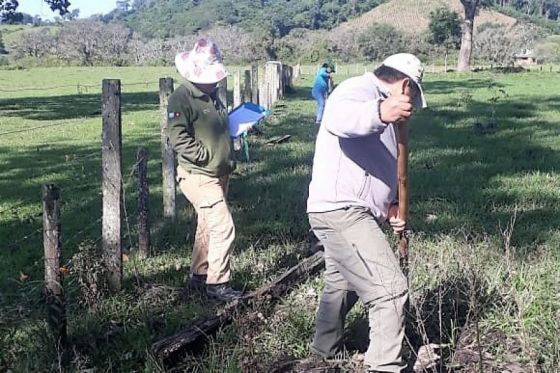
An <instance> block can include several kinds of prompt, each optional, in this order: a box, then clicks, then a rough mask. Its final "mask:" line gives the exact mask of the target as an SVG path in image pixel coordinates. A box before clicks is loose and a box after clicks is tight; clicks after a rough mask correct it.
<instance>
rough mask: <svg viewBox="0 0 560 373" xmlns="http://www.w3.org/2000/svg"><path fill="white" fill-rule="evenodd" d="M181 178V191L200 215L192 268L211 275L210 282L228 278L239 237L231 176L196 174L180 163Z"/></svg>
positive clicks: (178, 175)
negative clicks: (230, 201) (230, 200)
mask: <svg viewBox="0 0 560 373" xmlns="http://www.w3.org/2000/svg"><path fill="white" fill-rule="evenodd" d="M177 178H178V180H179V187H180V188H181V191H182V192H183V194H184V195H185V197H186V198H187V199H188V200H189V202H190V203H191V204H192V205H193V207H194V209H195V210H196V213H197V216H198V221H197V227H196V235H195V239H194V246H193V253H192V264H191V272H192V273H193V274H197V275H207V280H206V283H208V284H223V283H225V282H228V281H229V280H230V276H231V271H230V254H231V249H232V244H233V240H234V238H235V226H234V224H233V218H232V217H231V212H230V210H229V206H228V204H227V199H226V198H227V197H226V196H227V189H228V182H229V177H228V176H225V177H221V178H217V177H210V176H205V175H198V174H192V173H189V172H186V171H184V170H183V169H182V168H181V167H180V166H179V167H178V168H177Z"/></svg>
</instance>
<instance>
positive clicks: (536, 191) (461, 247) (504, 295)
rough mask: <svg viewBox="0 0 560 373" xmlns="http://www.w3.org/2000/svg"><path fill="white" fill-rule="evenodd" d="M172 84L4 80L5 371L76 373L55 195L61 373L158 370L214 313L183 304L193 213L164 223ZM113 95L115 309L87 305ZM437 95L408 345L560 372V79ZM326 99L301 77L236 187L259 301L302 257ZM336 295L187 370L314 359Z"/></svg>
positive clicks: (238, 247)
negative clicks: (119, 254) (48, 241)
mask: <svg viewBox="0 0 560 373" xmlns="http://www.w3.org/2000/svg"><path fill="white" fill-rule="evenodd" d="M341 72H342V73H344V71H341ZM173 74H174V71H173V69H172V68H60V69H58V68H52V69H33V70H18V71H0V223H1V225H0V242H1V250H2V254H1V255H0V370H2V371H5V370H9V369H11V370H12V371H14V372H20V371H21V372H27V371H49V370H57V371H58V370H61V369H59V367H58V366H57V353H56V351H54V350H53V348H51V347H49V346H50V344H49V341H50V340H49V335H48V333H47V328H46V323H45V321H44V309H43V306H42V299H41V285H42V284H41V281H42V278H43V270H42V266H43V262H42V242H41V237H42V233H41V200H40V198H41V185H43V184H45V183H56V184H57V185H58V186H59V187H60V188H61V190H62V201H63V205H62V231H63V247H64V256H65V262H66V261H68V260H69V259H71V258H72V256H73V255H75V254H76V253H80V255H78V256H75V257H74V259H73V261H72V263H71V266H70V267H69V268H70V273H69V274H68V275H67V276H66V278H65V286H66V292H67V299H68V310H67V313H68V327H69V329H68V330H69V335H70V337H71V342H72V345H73V348H72V349H71V351H70V352H69V356H68V361H67V362H66V364H67V367H66V368H64V369H63V370H65V371H80V370H84V369H90V368H96V370H98V371H119V372H120V371H122V372H131V371H136V372H139V371H145V372H152V371H158V370H160V369H161V367H159V366H158V364H157V362H156V361H155V360H154V359H153V358H151V357H150V356H149V353H148V351H149V347H150V345H151V343H152V342H154V341H155V340H157V339H159V338H161V337H163V336H166V335H169V334H171V333H173V332H175V331H176V330H178V329H179V328H181V327H184V326H187V325H188V324H189V322H190V321H191V320H192V319H193V318H194V317H196V316H200V315H203V314H205V313H208V312H211V311H212V310H213V309H214V306H213V305H211V304H208V303H207V302H205V301H204V300H202V299H188V300H186V301H185V300H182V299H181V297H180V290H181V288H182V285H183V284H184V280H185V278H186V276H187V273H188V267H189V263H190V247H191V245H192V236H193V233H194V228H195V227H194V225H193V221H192V209H191V208H190V207H189V206H188V204H187V203H186V202H185V200H184V198H183V197H182V196H179V197H178V201H179V203H178V212H179V214H178V221H177V223H176V224H175V225H169V224H165V223H164V221H163V219H162V212H161V210H162V208H161V205H162V203H161V199H162V196H161V186H160V184H161V170H160V167H161V166H160V164H161V163H160V160H159V156H160V148H159V142H160V137H159V136H160V134H159V113H158V93H157V87H158V85H157V81H158V78H159V77H163V76H166V75H171V76H173ZM108 77H111V78H120V79H121V80H122V84H123V96H122V103H123V116H122V117H123V157H124V159H123V167H124V169H125V191H126V193H125V197H126V198H125V199H126V211H127V216H128V218H129V221H128V223H129V224H128V225H127V226H125V234H126V240H125V241H126V246H127V247H129V248H130V251H131V255H130V260H129V261H128V262H126V263H125V289H124V290H123V291H122V292H121V293H120V294H118V295H114V296H109V295H105V294H101V293H100V292H96V291H94V289H93V288H92V287H91V282H93V281H94V279H95V276H96V275H97V274H99V273H100V272H99V267H98V266H97V265H96V264H95V261H94V260H93V258H92V254H91V250H90V249H91V248H92V247H94V246H95V245H96V243H97V242H98V239H99V237H100V234H101V232H100V221H99V219H100V217H101V188H100V185H101V181H100V176H101V167H100V159H101V154H100V148H101V116H100V86H101V79H103V78H108ZM346 77H347V76H345V75H340V74H339V75H337V76H336V77H335V79H336V81H341V80H343V79H345V78H346ZM426 81H427V82H426V86H425V90H426V92H427V95H428V100H429V103H430V108H429V109H427V110H426V111H424V112H421V113H419V114H418V116H417V117H416V118H415V119H414V120H413V121H412V123H411V155H410V157H411V158H410V160H411V174H410V183H411V188H412V196H411V226H412V228H413V230H414V232H413V235H412V237H411V244H410V247H411V268H412V269H411V297H412V302H411V304H412V307H411V311H412V313H411V315H410V317H409V319H410V320H409V321H410V328H409V341H410V344H411V345H412V346H413V347H417V346H418V345H420V344H422V342H423V341H425V340H426V338H429V340H430V341H431V342H435V343H442V344H446V345H447V346H448V347H446V348H445V349H444V351H443V356H444V363H445V364H446V365H447V366H456V367H457V369H458V370H462V371H465V372H469V371H474V369H478V365H477V364H476V363H475V364H474V368H473V365H472V362H471V363H470V364H469V363H468V362H467V361H466V359H465V358H461V356H465V355H468V354H469V353H471V352H472V354H474V355H475V356H478V348H479V347H480V350H481V351H482V353H483V356H484V363H483V366H484V368H485V371H492V370H493V369H495V370H498V369H502V370H504V369H506V368H504V367H507V365H508V364H510V366H518V367H521V368H522V369H525V370H526V371H538V370H539V369H540V371H542V372H555V371H558V368H557V367H558V366H560V354H559V352H558V351H560V337H559V336H560V321H559V320H560V270H559V268H560V229H559V227H560V214H559V212H560V211H559V207H558V206H559V202H560V175H559V174H558V172H557V167H558V165H559V164H560V159H559V157H560V156H559V150H560V136H559V135H560V124H559V123H558V118H559V114H560V113H559V111H560V104H559V102H560V96H559V95H558V94H557V93H555V92H556V91H557V89H556V87H557V86H558V85H559V83H560V76H559V75H558V73H538V72H530V73H520V74H511V75H503V74H494V73H488V72H487V73H476V74H463V75H460V74H457V75H456V74H447V75H444V74H428V75H427V76H426ZM310 84H311V80H310V77H309V76H305V77H304V78H303V79H301V80H299V81H298V82H297V87H296V88H297V89H296V90H295V92H293V93H292V94H290V95H288V96H287V98H286V99H285V100H284V101H283V102H281V103H279V104H278V105H277V106H276V107H275V109H274V114H273V116H272V117H271V119H270V120H268V122H267V123H266V124H265V126H264V128H263V134H262V135H259V136H254V137H252V138H251V154H252V156H253V158H254V160H253V162H252V163H251V164H246V163H241V164H240V165H239V167H238V170H237V171H236V173H235V175H234V178H233V181H232V184H231V189H230V192H231V194H230V197H231V205H232V209H233V215H234V220H235V222H236V225H237V239H236V243H235V250H234V259H233V269H234V278H233V281H234V283H235V285H236V286H238V287H242V288H245V289H247V290H252V289H255V288H257V287H259V286H260V285H262V284H264V283H265V282H267V281H268V280H270V279H271V278H273V277H275V276H276V275H278V274H280V273H282V272H283V271H284V270H286V269H287V268H289V267H290V266H292V265H294V264H295V263H297V262H298V260H299V259H301V258H302V257H304V256H305V255H306V250H307V245H308V244H307V237H308V224H307V221H306V216H305V199H306V194H307V186H308V182H309V178H310V171H311V161H312V155H313V146H314V139H315V135H316V128H314V126H313V125H312V117H313V109H314V104H313V101H311V99H310V97H309V96H310V95H309V87H310ZM284 134H290V135H292V138H291V139H290V141H289V142H287V143H284V144H280V145H276V146H269V145H266V140H267V139H269V138H270V137H273V136H276V135H284ZM140 146H146V147H148V148H149V151H150V155H151V160H150V162H149V182H150V193H151V212H152V214H151V221H152V234H153V243H154V255H153V257H151V258H149V259H146V260H140V259H137V258H136V256H135V255H134V253H135V247H136V245H137V244H136V235H135V228H134V223H135V210H136V207H135V206H136V205H135V196H136V195H135V191H134V186H135V181H134V177H133V175H132V174H131V168H132V167H133V165H134V163H135V154H136V151H137V149H138V147H140ZM88 275H89V276H88ZM88 281H89V282H88ZM99 285H101V283H99ZM321 287H322V281H321V278H320V277H317V278H311V279H310V280H308V281H307V282H305V283H304V284H302V285H301V286H299V287H298V288H296V289H294V291H293V292H292V293H291V294H290V295H289V296H287V297H286V298H285V299H283V300H281V301H280V302H277V303H276V304H272V303H268V302H263V304H261V305H260V306H259V308H258V309H257V308H255V309H250V310H248V311H247V312H246V313H244V314H243V315H239V317H238V318H237V319H236V322H235V323H234V324H233V325H231V326H228V327H226V328H225V329H223V330H222V331H221V332H220V333H219V334H218V335H217V336H216V337H215V338H214V339H213V340H212V341H211V343H210V344H209V346H208V347H207V348H206V349H204V350H203V351H202V352H201V353H200V354H199V355H196V356H186V357H185V358H184V360H183V361H182V362H181V363H180V364H179V368H178V371H197V372H226V371H227V372H237V371H245V372H266V371H269V370H270V369H271V367H273V366H274V365H275V364H277V363H278V362H280V361H285V360H287V359H291V358H302V357H306V356H307V355H308V352H309V351H308V343H309V341H310V339H311V336H312V333H313V324H314V319H315V309H316V306H317V301H318V294H320V291H321ZM348 330H349V331H348V338H347V340H348V347H349V350H351V351H354V350H360V349H363V348H364V346H367V339H366V338H367V323H366V321H365V317H364V310H363V309H362V308H357V309H356V310H355V311H354V312H353V314H352V315H351V317H350V320H349V325H348ZM364 330H365V331H364ZM477 331H479V333H477ZM458 352H459V353H458ZM461 353H462V355H461ZM471 360H472V359H471ZM512 364H513V365H512ZM502 370H499V371H502Z"/></svg>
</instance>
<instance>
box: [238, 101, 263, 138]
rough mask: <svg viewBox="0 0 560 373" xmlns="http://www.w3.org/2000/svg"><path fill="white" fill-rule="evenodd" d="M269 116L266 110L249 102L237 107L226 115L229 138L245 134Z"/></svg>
mask: <svg viewBox="0 0 560 373" xmlns="http://www.w3.org/2000/svg"><path fill="white" fill-rule="evenodd" d="M269 114H270V112H269V111H268V110H266V109H265V108H263V107H262V106H259V105H256V104H253V103H251V102H246V103H243V104H241V105H239V106H238V107H236V108H235V109H233V110H232V111H231V112H230V113H229V115H228V119H229V131H230V134H231V137H239V136H240V135H243V134H245V133H247V131H248V130H249V129H250V128H252V127H254V126H255V125H257V124H258V123H259V122H260V121H261V120H263V119H264V118H265V117H267V116H268V115H269Z"/></svg>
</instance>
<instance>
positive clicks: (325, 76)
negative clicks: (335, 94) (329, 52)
mask: <svg viewBox="0 0 560 373" xmlns="http://www.w3.org/2000/svg"><path fill="white" fill-rule="evenodd" d="M329 79H330V77H329V73H328V72H327V68H326V67H321V68H320V69H319V71H317V75H316V76H315V81H314V82H313V90H314V91H319V92H327V91H328V90H329Z"/></svg>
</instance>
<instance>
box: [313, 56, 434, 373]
mask: <svg viewBox="0 0 560 373" xmlns="http://www.w3.org/2000/svg"><path fill="white" fill-rule="evenodd" d="M422 75H423V67H422V64H421V62H420V60H419V59H418V58H416V57H415V56H414V55H411V54H406V53H400V54H396V55H393V56H390V57H388V58H387V59H386V60H385V61H384V62H383V63H382V65H381V66H379V67H378V68H377V69H376V70H375V71H374V72H373V73H371V72H369V73H366V74H364V75H362V76H358V77H354V78H350V79H348V80H346V81H344V82H342V83H341V84H340V85H339V86H338V87H337V88H336V89H335V90H334V92H333V93H332V95H331V96H330V97H329V100H328V102H327V105H326V107H325V112H324V116H323V122H322V123H323V125H322V126H321V128H320V130H319V133H318V136H317V142H316V146H315V157H314V159H313V174H312V180H311V183H310V185H309V198H308V201H307V213H308V216H309V222H310V224H311V228H312V229H313V232H314V233H315V235H316V236H317V238H319V240H320V241H321V243H322V244H323V247H324V249H325V265H326V269H325V275H324V277H325V287H324V290H323V294H322V296H321V300H320V303H319V310H318V313H317V322H316V328H315V337H314V339H313V343H312V345H311V350H312V352H314V353H315V354H317V355H320V356H322V357H323V358H329V357H333V356H334V355H335V354H336V353H338V352H339V351H340V348H341V340H342V336H343V332H344V320H345V318H346V314H347V313H348V312H349V311H350V309H351V308H352V306H353V305H354V304H355V303H356V301H357V300H358V298H360V299H361V300H362V302H363V303H364V304H365V306H366V307H367V308H368V312H369V326H370V333H369V337H370V342H369V348H368V350H367V352H366V354H365V356H364V363H365V365H366V369H367V371H369V372H401V371H402V370H403V369H405V367H406V365H405V363H404V361H403V359H402V342H403V338H404V306H405V303H406V301H407V298H408V286H407V280H406V278H405V276H404V274H403V272H402V270H401V269H400V267H399V263H398V260H397V257H396V256H395V254H394V252H393V250H392V249H391V247H390V246H389V243H388V242H387V239H386V237H385V235H384V233H383V231H382V230H381V229H380V225H381V224H384V223H389V224H390V225H391V227H392V229H393V231H394V232H395V233H399V232H402V231H403V230H404V229H405V227H406V222H405V221H404V220H403V219H401V218H400V217H399V216H398V201H397V190H398V186H397V126H398V125H399V124H400V123H403V122H405V121H407V120H408V119H409V118H410V117H411V115H412V113H413V108H414V107H426V100H425V98H424V93H423V91H422V86H421V83H422Z"/></svg>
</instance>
